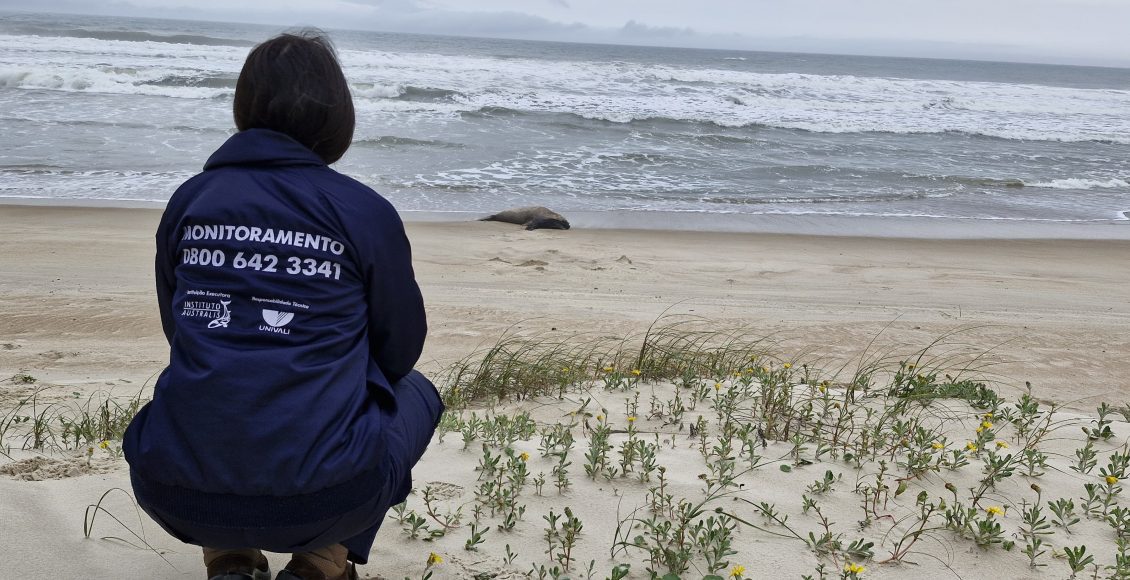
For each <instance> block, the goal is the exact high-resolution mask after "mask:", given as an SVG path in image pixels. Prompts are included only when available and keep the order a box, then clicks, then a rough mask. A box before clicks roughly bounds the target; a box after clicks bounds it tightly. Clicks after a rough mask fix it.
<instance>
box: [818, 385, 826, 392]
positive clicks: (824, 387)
mask: <svg viewBox="0 0 1130 580" xmlns="http://www.w3.org/2000/svg"><path fill="white" fill-rule="evenodd" d="M816 389H817V390H818V391H820V392H821V393H827V392H828V387H827V386H825V385H820V386H819V387H816Z"/></svg>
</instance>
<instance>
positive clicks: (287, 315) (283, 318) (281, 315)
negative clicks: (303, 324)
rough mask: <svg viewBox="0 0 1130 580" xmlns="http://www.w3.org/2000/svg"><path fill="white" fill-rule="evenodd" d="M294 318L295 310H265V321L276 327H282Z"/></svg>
mask: <svg viewBox="0 0 1130 580" xmlns="http://www.w3.org/2000/svg"><path fill="white" fill-rule="evenodd" d="M291 320H294V313H293V312H279V311H278V310H263V322H266V323H267V324H268V325H270V326H272V327H274V328H282V327H284V326H286V325H287V324H289V323H290V321H291Z"/></svg>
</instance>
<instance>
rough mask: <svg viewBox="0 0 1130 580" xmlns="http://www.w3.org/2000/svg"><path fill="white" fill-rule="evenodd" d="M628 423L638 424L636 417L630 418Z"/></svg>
mask: <svg viewBox="0 0 1130 580" xmlns="http://www.w3.org/2000/svg"><path fill="white" fill-rule="evenodd" d="M628 422H629V423H635V422H636V416H635V415H632V416H631V417H628Z"/></svg>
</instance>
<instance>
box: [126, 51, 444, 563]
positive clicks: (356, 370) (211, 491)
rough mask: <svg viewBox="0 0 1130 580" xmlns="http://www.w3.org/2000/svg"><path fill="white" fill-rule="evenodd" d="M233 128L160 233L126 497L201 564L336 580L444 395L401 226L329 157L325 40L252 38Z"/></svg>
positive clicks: (363, 545) (342, 117) (364, 543)
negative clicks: (155, 338)
mask: <svg viewBox="0 0 1130 580" xmlns="http://www.w3.org/2000/svg"><path fill="white" fill-rule="evenodd" d="M234 109H235V124H236V127H237V128H238V130H239V132H238V133H236V134H234V135H233V136H232V137H231V138H229V139H228V140H227V142H225V143H224V144H223V145H222V146H221V147H220V148H219V149H218V150H217V151H216V152H215V153H214V154H213V155H212V156H211V157H210V158H209V159H208V161H207V163H206V164H205V166H204V171H203V172H202V173H201V174H199V175H197V176H195V177H193V178H192V179H190V180H188V181H187V182H185V183H184V184H183V185H182V186H181V187H180V188H179V189H178V190H177V191H176V192H175V193H174V195H173V196H172V198H171V199H170V201H169V204H168V207H167V209H166V210H165V213H164V216H163V217H162V219H161V223H160V226H159V228H158V230H157V236H156V246H157V253H156V282H157V302H158V305H159V308H160V313H161V322H162V325H163V327H164V332H165V336H166V337H167V338H168V341H169V345H170V356H169V364H168V367H167V368H166V369H165V370H164V371H163V372H162V373H161V375H160V377H159V378H158V379H157V382H156V385H155V389H154V394H153V400H152V401H151V402H150V403H149V404H147V405H146V406H145V407H144V408H143V409H142V410H141V411H140V412H139V413H138V415H137V416H136V417H135V418H134V420H133V422H132V423H131V424H130V426H129V429H128V430H127V432H126V436H125V442H124V450H125V455H126V459H127V460H128V461H129V464H130V476H131V479H132V482H133V488H134V492H135V494H136V497H137V500H138V503H140V505H141V506H142V508H143V509H144V510H145V511H146V513H148V514H149V515H150V516H151V517H152V518H153V519H154V520H155V521H156V522H157V523H159V524H160V525H161V527H162V528H164V529H165V530H166V531H168V532H169V533H170V534H172V535H173V536H175V537H176V538H178V539H180V540H181V541H184V542H187V543H190V544H196V545H199V546H202V547H203V548H204V561H205V565H206V566H207V571H208V572H207V573H208V577H209V578H211V579H212V580H216V579H220V580H236V579H246V578H254V579H256V580H264V579H268V578H270V577H271V576H270V571H269V569H268V566H267V560H266V558H265V557H263V555H262V553H261V552H260V550H266V551H271V552H283V553H291V554H293V556H292V558H291V560H290V563H289V564H288V565H287V566H286V568H285V569H284V570H282V571H281V572H280V573H279V574H278V576H277V578H279V579H303V580H321V579H338V578H342V579H347V578H355V577H356V569H355V566H354V564H364V563H366V561H367V560H368V556H369V552H370V549H371V548H372V545H373V541H374V538H375V536H376V534H377V530H378V529H379V528H380V525H381V521H382V520H383V519H384V517H385V513H386V512H387V510H388V509H389V507H390V506H392V505H395V504H397V503H399V502H401V501H403V500H404V499H405V497H406V496H407V494H408V493H409V491H410V489H411V485H412V478H411V470H412V466H413V465H414V464H415V463H416V462H417V461H418V460H419V459H420V457H421V456H422V455H423V453H424V450H425V449H426V447H427V444H428V441H429V440H430V438H431V436H432V433H433V431H434V429H435V426H436V423H437V422H438V420H439V417H440V414H441V413H442V412H443V403H442V402H441V401H440V398H439V395H438V393H437V392H436V389H435V387H434V386H432V384H431V383H430V382H429V381H428V380H427V379H426V378H424V377H423V376H422V375H420V374H419V373H418V372H416V371H414V370H413V367H414V366H415V364H416V361H417V360H418V359H419V357H420V352H421V349H422V348H423V344H424V337H425V335H426V333H427V326H426V322H425V317H424V305H423V301H422V299H421V296H420V290H419V287H418V286H417V284H416V280H415V276H414V274H413V271H412V257H411V250H410V248H409V244H408V240H407V238H406V236H405V233H404V226H403V224H402V223H401V221H400V218H399V216H398V215H397V213H396V211H395V210H394V209H393V207H392V206H391V205H390V204H389V203H388V202H387V201H386V200H385V199H384V198H382V197H381V196H379V195H378V194H377V193H376V192H374V191H373V190H371V189H369V188H368V187H366V186H364V185H362V184H361V183H359V182H357V181H354V180H353V179H350V178H348V177H345V176H343V175H341V174H339V173H337V172H336V171H334V170H333V169H330V168H329V166H328V164H330V163H333V162H335V161H337V160H338V159H340V158H341V156H342V155H343V154H344V153H345V151H346V149H347V148H348V147H349V144H350V142H351V140H352V136H353V128H354V111H353V103H352V99H351V96H350V93H349V86H348V84H347V83H346V80H345V77H344V75H343V73H342V70H341V67H340V65H339V64H338V61H337V58H336V55H335V53H334V50H333V48H332V46H331V45H330V44H329V42H328V41H327V40H326V39H325V38H324V37H322V36H320V35H318V34H310V33H302V34H284V35H281V36H279V37H276V38H273V39H271V40H268V41H267V42H265V43H263V44H261V45H259V46H257V47H256V48H254V49H253V50H252V51H251V53H250V55H249V56H248V58H247V61H246V63H245V64H244V67H243V70H242V72H241V73H240V76H239V81H238V83H237V85H236V92H235V102H234Z"/></svg>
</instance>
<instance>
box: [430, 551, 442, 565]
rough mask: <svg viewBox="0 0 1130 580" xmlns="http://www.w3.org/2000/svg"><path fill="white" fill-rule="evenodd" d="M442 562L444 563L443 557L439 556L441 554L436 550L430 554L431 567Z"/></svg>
mask: <svg viewBox="0 0 1130 580" xmlns="http://www.w3.org/2000/svg"><path fill="white" fill-rule="evenodd" d="M442 563H443V558H441V557H440V556H439V554H437V553H435V552H432V553H431V554H428V567H429V568H431V567H432V566H435V565H436V564H442Z"/></svg>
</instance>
